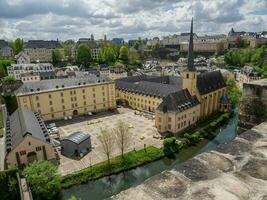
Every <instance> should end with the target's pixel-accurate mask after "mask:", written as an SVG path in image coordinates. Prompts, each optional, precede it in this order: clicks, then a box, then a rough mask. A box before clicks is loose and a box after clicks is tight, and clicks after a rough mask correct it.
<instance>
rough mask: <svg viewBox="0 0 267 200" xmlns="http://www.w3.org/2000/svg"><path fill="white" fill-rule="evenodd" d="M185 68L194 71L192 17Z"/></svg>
mask: <svg viewBox="0 0 267 200" xmlns="http://www.w3.org/2000/svg"><path fill="white" fill-rule="evenodd" d="M187 69H188V70H189V71H195V67H194V47H193V18H192V21H191V30H190V39H189V46H188V60H187Z"/></svg>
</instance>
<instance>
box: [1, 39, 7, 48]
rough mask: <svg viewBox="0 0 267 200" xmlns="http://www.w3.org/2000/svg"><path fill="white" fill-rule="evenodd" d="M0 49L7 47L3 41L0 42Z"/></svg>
mask: <svg viewBox="0 0 267 200" xmlns="http://www.w3.org/2000/svg"><path fill="white" fill-rule="evenodd" d="M0 47H8V43H7V41H5V40H0Z"/></svg>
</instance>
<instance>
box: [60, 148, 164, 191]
mask: <svg viewBox="0 0 267 200" xmlns="http://www.w3.org/2000/svg"><path fill="white" fill-rule="evenodd" d="M163 157H164V153H163V151H162V149H158V148H156V147H153V146H149V147H147V148H146V150H144V149H142V150H139V151H131V152H128V153H126V154H124V159H123V158H122V157H121V156H117V157H114V158H112V159H111V166H110V167H109V166H108V162H107V161H104V162H101V163H98V164H95V165H93V166H91V167H88V168H86V169H83V170H81V171H79V172H76V173H73V174H69V175H66V176H63V177H62V181H61V184H62V187H63V188H69V187H71V186H73V185H78V184H82V183H87V182H88V181H91V180H95V179H98V178H101V177H104V176H108V175H112V174H117V173H120V172H122V171H126V170H130V169H133V168H136V167H137V166H140V165H144V164H146V163H150V162H152V161H155V160H158V159H160V158H163Z"/></svg>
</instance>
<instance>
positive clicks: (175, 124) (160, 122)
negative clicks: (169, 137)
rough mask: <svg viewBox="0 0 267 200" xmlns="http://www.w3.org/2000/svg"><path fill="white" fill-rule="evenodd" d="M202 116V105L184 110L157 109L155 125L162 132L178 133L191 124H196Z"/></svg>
mask: <svg viewBox="0 0 267 200" xmlns="http://www.w3.org/2000/svg"><path fill="white" fill-rule="evenodd" d="M199 118H200V105H197V106H194V107H192V108H190V109H187V110H184V111H182V112H166V113H164V112H161V111H159V110H156V113H155V126H156V127H157V129H158V131H159V132H160V133H164V132H167V131H169V132H172V133H178V132H180V131H182V130H184V129H185V128H187V127H188V126H190V125H193V124H195V123H196V122H197V121H198V120H199Z"/></svg>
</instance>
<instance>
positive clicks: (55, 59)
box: [52, 49, 63, 66]
mask: <svg viewBox="0 0 267 200" xmlns="http://www.w3.org/2000/svg"><path fill="white" fill-rule="evenodd" d="M62 58H63V55H62V53H61V52H60V50H59V49H54V50H53V51H52V63H53V65H54V66H57V65H58V64H59V63H60V62H61V61H62Z"/></svg>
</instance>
